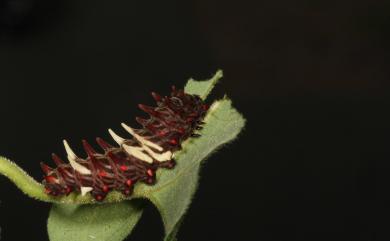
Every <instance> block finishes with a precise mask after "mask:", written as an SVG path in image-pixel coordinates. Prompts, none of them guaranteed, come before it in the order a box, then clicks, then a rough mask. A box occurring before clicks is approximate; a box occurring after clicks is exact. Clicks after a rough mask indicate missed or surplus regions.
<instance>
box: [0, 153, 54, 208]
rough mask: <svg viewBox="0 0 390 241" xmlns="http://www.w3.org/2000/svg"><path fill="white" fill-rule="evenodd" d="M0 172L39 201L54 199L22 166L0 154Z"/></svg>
mask: <svg viewBox="0 0 390 241" xmlns="http://www.w3.org/2000/svg"><path fill="white" fill-rule="evenodd" d="M0 174H1V175H3V176H5V177H7V178H8V179H9V180H10V181H12V182H13V183H14V184H15V185H16V186H17V187H18V188H19V189H20V190H21V191H22V192H23V193H25V194H26V195H28V196H29V197H31V198H35V199H38V200H40V201H54V199H53V198H52V197H51V196H49V195H47V194H46V193H45V192H44V187H43V186H42V184H40V183H39V182H37V181H35V180H34V179H33V178H32V177H31V176H29V175H28V174H27V173H26V172H25V171H24V170H23V169H22V168H20V167H19V166H18V165H16V164H15V163H14V162H12V161H10V160H8V159H7V158H5V157H1V156H0Z"/></svg>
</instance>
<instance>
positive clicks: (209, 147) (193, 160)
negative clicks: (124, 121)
mask: <svg viewBox="0 0 390 241" xmlns="http://www.w3.org/2000/svg"><path fill="white" fill-rule="evenodd" d="M205 122H206V124H205V125H204V129H203V130H202V132H201V135H202V137H201V138H198V139H189V140H188V142H187V143H186V144H185V145H183V146H184V148H183V150H182V151H181V152H179V153H178V154H177V156H176V159H177V163H178V165H177V167H176V168H175V169H174V170H171V171H167V170H163V171H162V172H161V175H160V176H159V177H158V178H159V181H158V183H157V184H156V185H155V186H139V187H138V190H137V193H139V194H140V195H141V196H142V197H146V198H148V199H149V200H151V201H152V203H154V205H156V207H157V208H158V210H159V211H160V213H161V216H162V219H163V223H164V227H165V232H166V240H175V233H176V232H177V229H178V227H179V225H180V221H181V219H182V217H183V215H184V214H185V213H186V211H187V209H188V207H189V205H190V203H191V199H192V196H193V194H194V193H195V190H196V187H197V185H198V178H199V169H200V164H201V161H202V160H204V159H205V158H206V157H207V156H209V155H210V154H211V153H212V152H214V151H215V150H216V149H217V148H219V147H221V146H222V145H223V144H225V143H227V142H229V141H231V140H233V139H234V138H235V137H236V136H237V135H238V133H239V132H240V131H241V129H242V128H243V126H244V124H245V120H244V119H243V118H242V116H241V115H240V114H239V113H238V112H237V111H236V110H235V109H233V108H232V107H231V101H230V100H228V99H223V100H220V101H217V102H215V103H214V104H213V105H212V106H211V108H210V111H209V113H208V115H207V117H206V118H205Z"/></svg>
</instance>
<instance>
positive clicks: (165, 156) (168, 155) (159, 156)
mask: <svg viewBox="0 0 390 241" xmlns="http://www.w3.org/2000/svg"><path fill="white" fill-rule="evenodd" d="M143 147H144V150H145V151H146V152H147V153H149V155H151V156H152V157H153V158H154V159H156V160H157V161H159V162H164V161H169V160H172V152H171V151H166V152H164V153H155V152H154V151H152V150H151V149H150V148H149V147H147V146H143Z"/></svg>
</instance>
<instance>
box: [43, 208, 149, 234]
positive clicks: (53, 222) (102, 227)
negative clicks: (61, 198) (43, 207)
mask: <svg viewBox="0 0 390 241" xmlns="http://www.w3.org/2000/svg"><path fill="white" fill-rule="evenodd" d="M141 215H142V206H141V204H140V202H136V201H124V202H121V203H106V204H101V205H98V204H86V205H75V204H67V205H64V204H54V205H53V207H52V209H51V211H50V216H49V220H48V225H47V227H48V233H49V238H50V240H51V241H65V240H72V241H107V240H110V241H122V240H124V239H125V238H126V237H127V236H128V234H129V233H130V232H131V231H132V230H133V228H134V227H135V225H136V224H137V222H138V220H139V219H140V218H141Z"/></svg>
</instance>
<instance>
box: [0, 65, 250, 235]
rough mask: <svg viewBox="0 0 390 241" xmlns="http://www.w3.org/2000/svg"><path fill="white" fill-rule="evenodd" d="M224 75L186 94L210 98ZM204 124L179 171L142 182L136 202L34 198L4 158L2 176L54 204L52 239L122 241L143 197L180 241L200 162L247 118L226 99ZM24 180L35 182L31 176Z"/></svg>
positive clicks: (191, 85)
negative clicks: (6, 166) (152, 182)
mask: <svg viewBox="0 0 390 241" xmlns="http://www.w3.org/2000/svg"><path fill="white" fill-rule="evenodd" d="M221 77H222V71H218V72H217V73H216V74H215V75H214V77H212V78H211V79H210V80H207V81H195V80H192V79H191V80H189V81H188V83H187V85H186V86H185V88H184V89H185V92H186V93H189V94H197V95H199V96H201V98H203V99H205V98H206V97H207V95H208V94H209V93H210V91H211V90H212V88H213V87H214V85H215V84H216V83H217V82H218V80H219V79H220V78H221ZM204 122H205V125H204V126H203V129H202V130H201V131H199V133H200V134H201V137H199V138H189V139H188V140H186V141H185V142H184V143H182V147H183V149H182V150H180V151H178V152H176V153H175V160H176V161H177V165H176V167H175V168H174V169H173V170H166V169H159V170H158V172H157V183H156V184H155V185H152V186H148V185H145V184H141V183H140V184H137V185H136V186H135V189H134V194H133V195H132V196H131V200H125V199H126V197H124V196H123V195H122V194H120V193H118V192H111V193H110V194H109V195H108V196H107V197H106V199H105V203H102V204H84V203H94V202H95V201H94V199H93V198H92V197H91V196H90V195H86V196H84V197H82V196H81V195H76V194H71V195H69V196H67V197H63V198H52V197H48V196H45V195H44V194H39V195H38V194H36V193H34V194H31V193H29V192H31V191H30V190H26V187H25V185H23V183H22V184H19V185H18V180H14V179H12V178H10V175H11V174H12V173H11V174H10V173H5V174H4V173H2V170H1V165H2V162H1V161H2V159H1V158H0V174H4V175H6V174H8V175H6V176H7V177H8V178H10V179H11V180H12V181H14V182H15V184H16V185H17V186H18V187H19V188H20V189H21V190H22V191H24V192H25V193H26V194H28V195H29V196H32V197H35V198H37V199H40V200H43V201H50V202H54V204H53V207H52V209H51V211H50V214H49V219H48V233H49V238H50V240H51V241H64V240H72V241H87V240H88V241H91V240H95V241H121V240H123V239H125V238H126V237H127V236H128V235H129V234H130V233H131V231H132V229H133V228H134V226H135V225H136V223H137V222H138V220H139V219H140V218H141V215H142V205H141V202H140V200H138V199H139V198H142V199H148V200H150V201H151V202H152V203H153V204H154V205H155V206H156V207H157V209H158V210H159V212H160V214H161V217H162V220H163V224H164V229H165V238H164V240H165V241H175V240H176V234H177V231H178V229H179V226H180V223H181V221H182V220H183V215H184V214H185V213H186V210H187V209H188V207H189V205H190V203H191V199H192V197H193V195H194V193H195V191H196V188H197V184H198V178H199V169H200V164H201V161H202V160H204V159H206V158H207V157H208V156H209V155H210V154H211V153H212V152H214V151H216V150H217V149H218V148H219V147H221V146H222V145H223V144H226V143H228V142H230V141H232V140H233V139H235V138H236V137H237V135H238V134H239V132H240V131H241V130H242V128H243V127H244V125H245V120H244V118H243V117H242V116H241V114H239V113H238V112H237V111H236V110H235V109H234V108H233V107H232V106H231V101H230V100H229V99H227V98H226V97H225V98H223V99H221V100H218V101H215V102H214V103H213V104H212V105H211V107H210V109H209V111H208V113H207V115H206V117H205V119H204ZM19 181H20V180H19ZM22 181H23V180H22ZM24 181H31V180H29V179H28V178H26V180H24ZM32 182H34V181H32ZM34 185H36V187H35V189H42V187H41V186H39V184H37V183H34ZM35 191H36V190H35ZM123 200H124V201H123ZM119 201H121V202H119ZM115 202H119V203H115Z"/></svg>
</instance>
